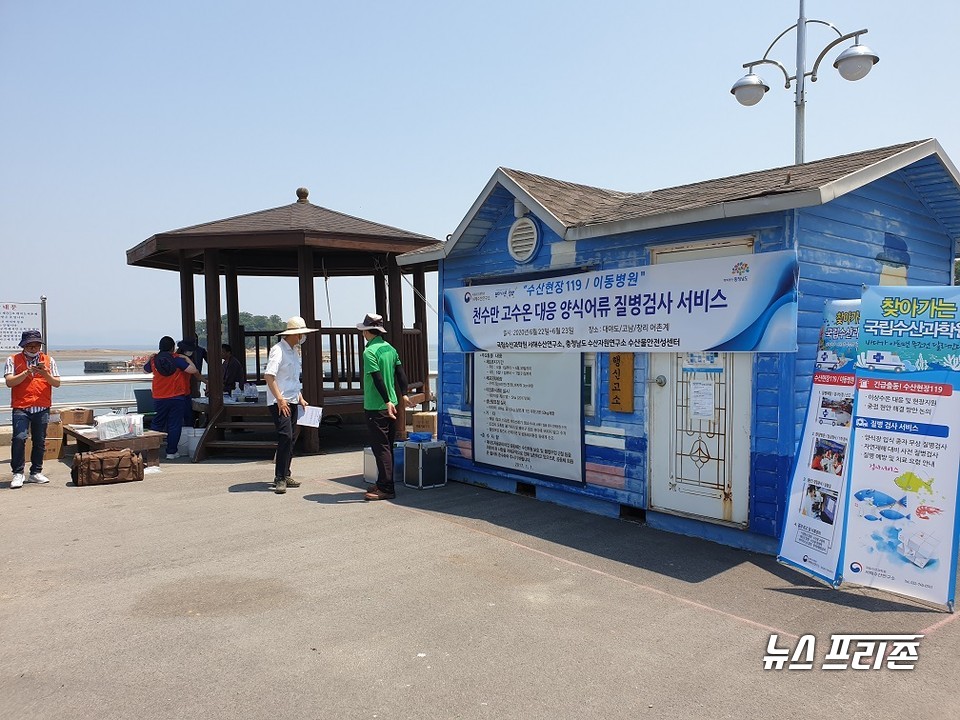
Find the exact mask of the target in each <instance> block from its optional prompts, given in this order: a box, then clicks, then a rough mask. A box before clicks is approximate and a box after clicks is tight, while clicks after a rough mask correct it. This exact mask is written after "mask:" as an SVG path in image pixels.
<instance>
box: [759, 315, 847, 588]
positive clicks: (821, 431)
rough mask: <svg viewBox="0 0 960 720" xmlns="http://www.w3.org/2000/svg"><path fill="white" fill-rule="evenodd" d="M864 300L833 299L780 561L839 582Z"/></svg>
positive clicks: (818, 356)
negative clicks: (858, 345) (861, 314)
mask: <svg viewBox="0 0 960 720" xmlns="http://www.w3.org/2000/svg"><path fill="white" fill-rule="evenodd" d="M859 326H860V300H828V301H827V302H826V304H825V305H824V308H823V325H822V326H821V330H820V342H819V344H818V346H817V354H816V358H815V360H814V374H813V386H812V387H811V389H810V400H809V403H808V405H807V416H806V420H805V421H804V424H803V432H802V433H801V436H800V444H799V447H798V449H797V456H796V462H795V464H794V469H793V476H792V479H791V483H790V492H789V495H788V498H787V512H786V521H785V523H784V531H783V536H782V537H781V538H780V551H779V552H778V554H777V560H779V561H780V562H781V563H783V564H784V565H790V566H792V567H795V568H796V569H798V570H800V571H802V572H804V573H807V574H808V575H810V576H811V577H814V578H816V579H817V580H820V581H822V582H825V583H828V584H830V585H832V586H834V587H836V586H837V585H839V583H840V573H839V572H838V563H839V560H840V555H841V552H842V547H843V507H844V501H845V499H846V495H845V490H846V479H847V471H848V469H849V465H850V463H849V460H848V457H849V447H850V432H851V420H852V415H853V402H854V401H853V397H854V373H853V366H854V363H855V361H856V357H857V352H858V347H857V337H858V329H859Z"/></svg>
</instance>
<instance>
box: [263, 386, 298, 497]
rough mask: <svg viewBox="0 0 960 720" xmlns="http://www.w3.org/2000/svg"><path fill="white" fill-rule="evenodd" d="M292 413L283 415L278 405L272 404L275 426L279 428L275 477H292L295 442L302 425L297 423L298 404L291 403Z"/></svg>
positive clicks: (271, 410)
mask: <svg viewBox="0 0 960 720" xmlns="http://www.w3.org/2000/svg"><path fill="white" fill-rule="evenodd" d="M289 407H290V414H289V415H286V416H284V415H281V414H280V409H279V408H278V407H277V406H276V405H271V406H270V415H271V416H272V417H273V424H274V427H276V428H277V464H276V468H275V470H274V472H273V477H274V479H279V478H286V477H290V461H291V460H292V459H293V443H294V442H295V441H296V439H297V435H298V434H299V430H300V426H299V425H297V406H296V405H294V404H290V406H289Z"/></svg>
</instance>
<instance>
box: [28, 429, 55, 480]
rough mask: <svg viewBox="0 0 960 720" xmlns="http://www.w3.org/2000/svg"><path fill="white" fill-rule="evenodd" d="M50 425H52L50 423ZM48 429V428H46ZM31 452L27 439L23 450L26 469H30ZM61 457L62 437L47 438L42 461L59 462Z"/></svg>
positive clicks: (31, 447) (30, 445) (29, 441)
mask: <svg viewBox="0 0 960 720" xmlns="http://www.w3.org/2000/svg"><path fill="white" fill-rule="evenodd" d="M51 424H52V423H51ZM48 429H49V427H48ZM32 450H33V442H32V441H31V439H30V438H27V445H26V448H25V450H24V458H25V459H26V469H27V470H29V469H30V453H31V452H32ZM62 457H63V438H62V437H50V436H49V435H48V436H47V442H46V443H45V446H44V451H43V459H44V460H59V459H60V458H62Z"/></svg>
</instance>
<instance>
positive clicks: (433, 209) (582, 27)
mask: <svg viewBox="0 0 960 720" xmlns="http://www.w3.org/2000/svg"><path fill="white" fill-rule="evenodd" d="M797 10H798V3H797V2H790V1H787V0H784V1H782V2H757V3H749V4H748V3H731V2H724V3H721V2H714V1H712V0H689V1H687V2H674V3H652V2H637V1H636V0H634V1H632V2H630V1H626V0H624V1H613V0H593V2H590V3H585V2H569V1H567V0H549V1H547V0H542V1H541V0H531V1H525V0H509V1H507V0H488V1H487V2H484V3H453V2H418V1H417V0H410V2H406V3H397V2H386V1H364V0H357V1H356V2H353V3H339V2H338V3H333V2H296V1H291V2H285V3H280V4H276V3H262V2H217V1H215V0H207V1H205V2H185V1H181V0H166V2H163V3H144V2H130V1H129V0H127V1H125V2H121V1H119V0H110V1H107V0H90V2H86V3H75V2H65V1H62V0H51V1H49V2H44V3H24V2H11V1H9V0H8V1H6V2H3V1H0V97H2V100H3V102H2V106H3V111H2V112H0V134H2V137H3V154H2V162H0V244H2V248H3V255H4V260H5V261H4V262H3V263H2V266H0V301H16V302H30V301H36V300H38V298H39V296H40V295H46V296H47V298H48V335H49V339H50V342H51V347H53V348H56V347H57V346H62V345H72V346H76V345H87V346H90V347H103V346H112V345H121V344H122V345H131V344H138V343H142V344H143V345H144V346H146V347H152V346H153V344H154V343H155V342H156V339H157V338H158V337H160V336H161V335H164V334H173V335H177V334H179V327H180V321H179V280H178V277H177V275H176V273H172V272H164V271H159V270H148V269H142V268H132V267H129V266H127V265H126V257H125V253H126V250H127V249H129V248H131V247H133V246H134V245H136V244H138V243H140V242H141V241H143V240H145V239H146V238H148V237H150V236H151V235H153V234H154V233H157V232H163V231H166V230H172V229H175V228H180V227H184V226H188V225H193V224H196V223H202V222H208V221H212V220H217V219H221V218H225V217H231V216H234V215H239V214H243V213H247V212H254V211H257V210H262V209H266V208H272V207H277V206H280V205H285V204H288V203H291V202H293V201H294V200H295V199H296V197H295V190H296V188H297V187H300V186H306V187H308V188H309V189H310V200H311V201H312V202H314V203H316V204H318V205H322V206H324V207H327V208H330V209H333V210H336V211H339V212H344V213H347V214H350V215H355V216H359V217H363V218H366V219H368V220H373V221H376V222H382V223H386V224H389V225H394V226H397V227H400V228H404V229H406V230H411V231H414V232H418V233H423V234H426V235H430V236H433V237H436V238H438V239H442V238H444V237H445V236H446V235H447V234H448V233H451V232H453V230H454V229H455V228H456V226H457V225H458V224H459V223H460V221H461V220H462V219H463V217H464V215H465V213H466V212H467V210H468V209H469V207H470V205H471V204H472V203H473V201H474V200H475V199H476V198H477V196H478V194H479V193H480V191H481V190H482V189H483V186H484V184H485V183H486V182H487V180H488V179H489V178H490V176H491V175H492V174H493V172H494V171H495V169H496V168H497V167H498V166H501V165H503V166H507V167H513V168H517V169H522V170H526V171H530V172H534V173H539V174H542V175H548V176H551V177H556V178H561V179H564V180H569V181H571V182H578V183H584V184H588V185H596V186H600V187H608V188H613V189H616V190H624V191H642V190H650V189H656V188H662V187H669V186H672V185H678V184H684V183H688V182H696V181H699V180H706V179H710V178H715V177H723V176H727V175H734V174H737V173H742V172H749V171H752V170H759V169H763V168H768V167H776V166H780V165H788V164H791V163H792V162H793V154H794V107H793V92H792V90H786V89H784V87H783V78H782V76H780V75H779V72H778V71H776V70H775V69H773V68H767V69H763V68H758V72H759V73H760V74H761V75H762V76H763V77H764V78H765V79H766V81H767V83H768V84H769V85H770V87H771V90H770V92H769V93H767V96H766V97H765V98H764V100H763V101H762V102H761V103H760V104H759V105H757V106H755V107H752V108H744V107H741V106H740V105H738V104H737V103H736V101H735V100H734V99H733V97H732V96H731V95H730V93H729V90H730V86H731V85H732V84H733V82H734V81H735V80H737V79H738V78H739V77H740V76H741V75H742V74H743V73H744V72H745V70H743V68H742V65H743V63H744V62H747V61H750V60H755V59H757V58H759V57H761V56H762V55H763V53H764V51H765V50H766V48H767V45H769V43H770V42H771V41H772V40H773V39H774V38H775V37H776V36H777V35H778V34H779V33H780V32H781V31H782V30H784V29H786V28H787V27H789V26H790V25H792V24H793V23H794V22H796V18H797ZM806 13H807V17H808V18H816V19H821V20H827V21H830V22H832V23H833V24H834V25H836V26H837V27H838V28H839V29H840V30H841V31H843V32H852V31H854V30H859V29H861V28H869V33H868V34H867V35H865V36H864V37H863V38H862V41H863V42H865V43H866V44H868V45H869V46H870V47H871V48H872V49H873V50H874V51H876V52H877V53H878V54H879V55H880V63H879V64H878V65H877V66H876V67H875V69H874V70H873V72H872V73H871V74H870V75H869V76H867V77H866V78H865V79H864V80H861V81H859V82H857V83H849V82H846V81H844V80H842V79H841V78H840V77H839V75H837V74H836V72H835V71H834V70H833V68H832V66H831V65H832V61H833V59H834V57H835V56H836V53H837V52H839V50H835V51H834V52H833V53H831V55H829V56H828V58H827V60H826V61H825V62H824V63H823V66H822V69H821V72H820V78H819V80H818V82H816V83H815V84H812V85H808V90H807V109H806V157H807V159H808V160H814V159H817V158H822V157H828V156H831V155H838V154H843V153H847V152H853V151H857V150H864V149H868V148H872V147H880V146H883V145H889V144H893V143H898V142H904V141H908V140H916V139H921V138H927V137H936V138H937V139H939V140H940V142H941V144H942V145H943V147H944V149H945V150H946V152H947V154H948V155H950V156H951V158H952V159H953V160H954V162H955V163H957V162H960V124H958V122H957V117H958V116H960V112H958V111H960V100H958V94H957V93H956V92H955V90H954V87H955V85H956V82H955V74H956V71H955V61H954V58H953V57H952V54H953V52H952V45H953V43H952V42H951V41H950V37H951V33H952V32H954V31H956V29H957V28H958V27H960V3H955V2H948V1H947V0H937V1H930V2H923V3H913V4H904V3H903V2H893V1H892V0H870V1H868V0H840V1H834V2H827V1H826V0H807V3H806ZM944 29H945V30H946V35H945V34H944V33H943V32H941V31H942V30H944ZM833 37H835V35H833V34H831V32H830V31H829V30H828V29H826V28H823V27H820V26H816V25H812V26H810V30H809V35H808V49H809V53H808V54H809V56H810V60H809V61H808V63H809V64H812V61H813V58H815V57H816V54H817V52H818V51H819V50H820V49H821V48H822V47H824V46H825V45H826V44H827V43H828V42H829V41H830V40H831V39H832V38H833ZM795 52H796V51H795V45H794V35H793V34H792V33H791V34H789V35H787V36H786V37H785V38H784V39H783V40H781V41H780V43H778V45H777V46H776V47H775V48H774V49H773V51H772V52H771V56H772V57H774V58H776V59H778V60H780V61H781V62H783V63H784V64H785V65H786V66H787V67H788V68H790V69H791V70H792V68H793V67H794V66H795ZM775 72H776V73H777V75H774V73H775ZM200 282H201V281H200V279H198V281H197V288H198V292H197V298H198V301H199V302H201V303H202V297H203V294H202V290H201V287H202V286H201V284H200ZM435 287H436V283H435V282H431V284H430V288H431V289H433V291H434V292H435ZM329 291H330V295H331V307H330V308H329V310H328V308H327V304H326V299H325V290H324V288H323V284H322V281H321V282H320V283H318V286H317V304H318V305H317V308H316V312H317V317H318V318H319V319H321V320H322V321H323V322H324V323H325V324H326V323H328V318H330V317H332V320H333V323H334V324H336V325H345V324H351V325H352V324H355V323H356V322H358V321H359V320H360V319H361V318H360V317H355V316H357V315H358V314H359V315H361V316H362V314H363V312H362V311H358V300H357V297H358V296H359V297H364V296H366V297H367V298H368V301H367V303H366V305H367V306H370V307H372V305H373V293H372V285H369V284H368V283H367V282H365V281H360V280H351V281H335V282H332V283H331V285H330V287H329ZM240 292H241V308H242V309H243V310H245V311H248V312H252V313H255V314H264V315H272V314H278V315H280V316H282V317H287V316H289V315H292V314H296V313H297V312H298V308H297V290H296V282H295V280H293V279H291V280H266V279H244V278H242V279H241V281H240ZM433 300H434V299H433V298H432V297H431V302H432V304H434V305H435V304H436V303H435V302H434V301H433ZM202 315H203V310H202V308H198V317H202Z"/></svg>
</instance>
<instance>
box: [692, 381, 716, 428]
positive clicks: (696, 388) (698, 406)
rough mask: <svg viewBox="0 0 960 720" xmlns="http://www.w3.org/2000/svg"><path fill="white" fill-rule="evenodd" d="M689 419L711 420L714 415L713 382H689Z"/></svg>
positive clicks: (714, 388)
mask: <svg viewBox="0 0 960 720" xmlns="http://www.w3.org/2000/svg"><path fill="white" fill-rule="evenodd" d="M688 385H689V386H690V419H691V420H713V419H714V416H715V415H716V412H715V408H716V397H715V396H716V384H715V383H714V382H713V380H690V381H689V382H688Z"/></svg>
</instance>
